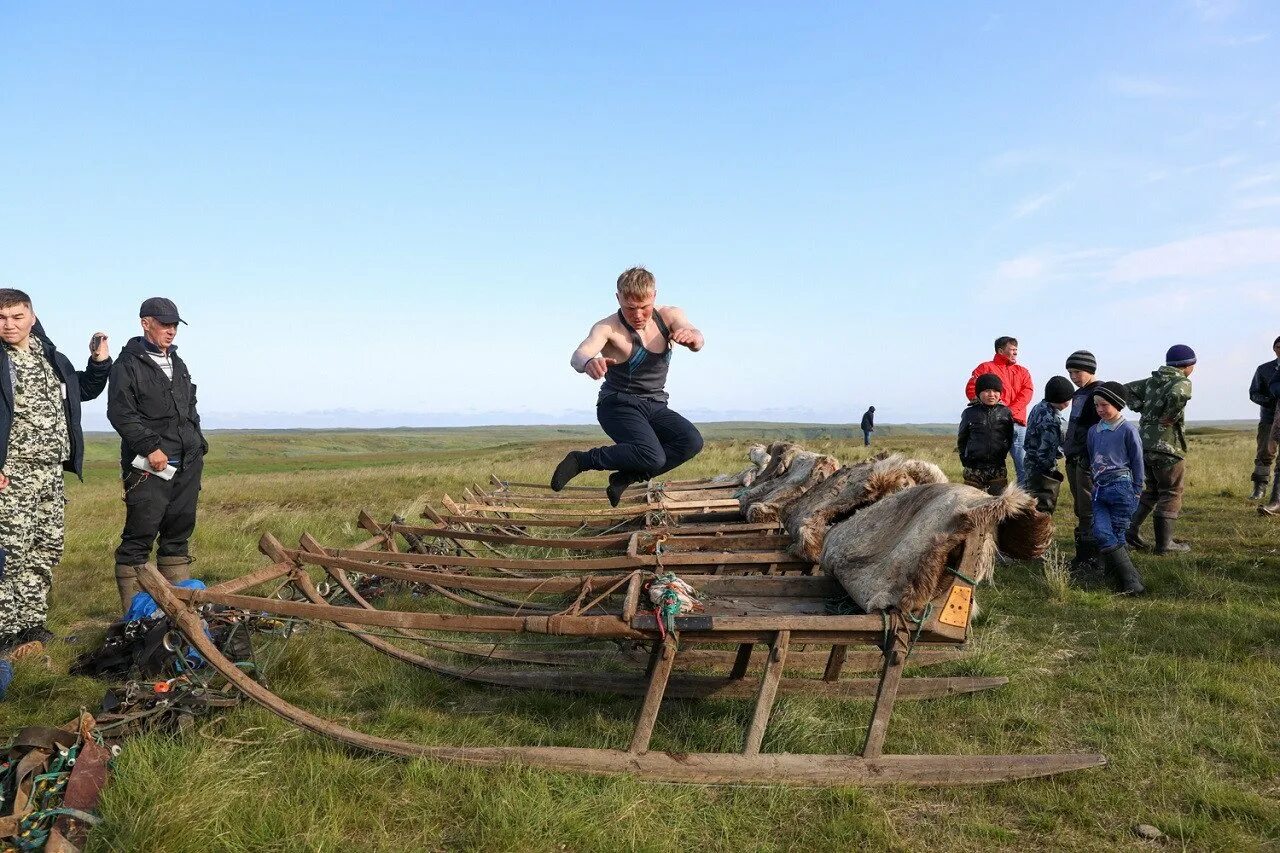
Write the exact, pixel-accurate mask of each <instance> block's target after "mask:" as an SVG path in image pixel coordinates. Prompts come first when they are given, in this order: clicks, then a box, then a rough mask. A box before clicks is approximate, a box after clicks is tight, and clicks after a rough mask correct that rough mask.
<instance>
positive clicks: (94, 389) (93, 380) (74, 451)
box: [0, 321, 111, 480]
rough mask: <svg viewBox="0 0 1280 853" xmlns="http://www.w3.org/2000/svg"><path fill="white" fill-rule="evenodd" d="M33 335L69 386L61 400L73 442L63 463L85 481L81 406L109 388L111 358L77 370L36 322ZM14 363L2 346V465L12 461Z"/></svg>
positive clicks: (0, 458) (0, 448)
mask: <svg viewBox="0 0 1280 853" xmlns="http://www.w3.org/2000/svg"><path fill="white" fill-rule="evenodd" d="M31 334H32V335H33V336H34V337H35V338H36V340H38V341H39V342H40V345H41V346H43V347H44V357H45V358H46V359H48V360H49V363H50V364H52V365H53V370H54V372H55V373H57V374H58V378H59V379H61V380H62V384H63V385H66V386H67V393H66V396H64V397H63V398H62V410H63V411H64V412H65V413H66V415H67V434H68V437H69V438H70V439H71V458H70V459H65V460H63V462H62V467H63V468H64V469H66V470H67V471H70V472H71V473H73V474H75V475H76V476H77V477H79V478H80V479H82V480H83V479H84V473H83V472H84V430H83V429H81V427H80V404H81V403H82V402H84V401H85V400H92V399H94V398H96V397H97V396H98V395H99V394H101V393H102V389H103V388H106V387H107V377H108V376H109V375H110V374H111V359H109V358H108V359H107V360H106V361H93V360H92V359H90V361H89V366H88V367H86V368H85V369H84V370H81V371H77V370H76V369H75V368H74V367H72V366H71V361H70V360H69V359H68V358H67V357H66V356H65V355H63V354H62V353H60V352H58V349H57V347H55V346H54V345H53V342H52V341H50V340H49V338H48V336H47V335H45V333H44V327H43V326H41V325H40V323H39V321H37V322H36V324H35V327H34V328H32V330H31ZM13 378H14V374H13V364H12V363H10V361H9V351H8V350H6V349H5V348H4V347H0V466H3V465H4V463H5V462H6V461H7V460H8V458H9V433H10V430H12V429H13Z"/></svg>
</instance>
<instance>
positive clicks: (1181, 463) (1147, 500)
mask: <svg viewBox="0 0 1280 853" xmlns="http://www.w3.org/2000/svg"><path fill="white" fill-rule="evenodd" d="M1142 464H1143V467H1145V468H1146V469H1147V477H1146V482H1145V483H1144V484H1143V489H1142V502H1141V504H1142V509H1143V510H1144V511H1145V512H1147V513H1149V512H1151V511H1152V510H1155V513H1156V515H1158V516H1160V517H1161V518H1177V517H1178V514H1179V513H1181V512H1182V491H1183V489H1184V488H1186V484H1185V482H1184V476H1185V474H1186V471H1187V463H1186V460H1184V459H1176V458H1174V457H1172V456H1165V455H1163V454H1161V455H1156V454H1154V453H1150V454H1147V455H1145V456H1143V457H1142Z"/></svg>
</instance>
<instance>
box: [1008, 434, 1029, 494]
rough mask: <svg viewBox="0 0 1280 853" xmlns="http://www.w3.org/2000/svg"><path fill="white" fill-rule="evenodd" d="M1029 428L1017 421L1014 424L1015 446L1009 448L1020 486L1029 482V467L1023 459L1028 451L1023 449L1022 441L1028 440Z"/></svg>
mask: <svg viewBox="0 0 1280 853" xmlns="http://www.w3.org/2000/svg"><path fill="white" fill-rule="evenodd" d="M1026 438H1027V428H1026V427H1025V426H1023V425H1022V424H1018V423H1015V424H1014V425H1013V447H1012V448H1010V450H1009V455H1010V456H1012V457H1013V471H1014V475H1015V476H1016V477H1017V478H1018V485H1019V486H1024V487H1025V486H1026V484H1027V473H1026V471H1027V469H1026V468H1025V467H1024V466H1023V459H1024V458H1025V457H1026V455H1027V454H1026V451H1024V450H1023V449H1022V443H1023V442H1024V441H1026Z"/></svg>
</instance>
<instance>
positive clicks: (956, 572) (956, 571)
mask: <svg viewBox="0 0 1280 853" xmlns="http://www.w3.org/2000/svg"><path fill="white" fill-rule="evenodd" d="M947 571H949V572H951V574H953V575H955V576H956V577H958V578H960V580H962V581H964V582H966V583H967V584H969V586H977V585H978V582H977V581H976V580H974V579H973V578H971V577H969V576H968V575H966V574H965V573H964V572H962V571H960V570H959V569H953V568H951V567H950V566H947Z"/></svg>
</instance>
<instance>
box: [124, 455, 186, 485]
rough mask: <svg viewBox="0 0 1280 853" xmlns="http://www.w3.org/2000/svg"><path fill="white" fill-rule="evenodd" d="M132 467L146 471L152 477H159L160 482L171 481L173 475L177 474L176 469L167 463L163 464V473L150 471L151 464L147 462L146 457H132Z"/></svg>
mask: <svg viewBox="0 0 1280 853" xmlns="http://www.w3.org/2000/svg"><path fill="white" fill-rule="evenodd" d="M133 467H134V468H137V469H138V470H139V471H146V472H147V473H148V474H150V475H151V476H153V477H159V478H160V479H161V480H172V479H173V475H174V474H176V473H178V469H177V468H174V467H173V466H172V465H170V464H169V463H167V462H166V463H165V466H164V470H163V471H153V470H152V469H151V463H150V462H148V461H147V457H145V456H135V457H133Z"/></svg>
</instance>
